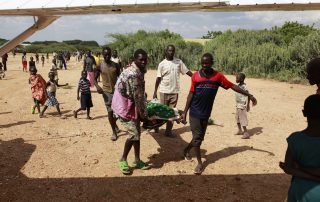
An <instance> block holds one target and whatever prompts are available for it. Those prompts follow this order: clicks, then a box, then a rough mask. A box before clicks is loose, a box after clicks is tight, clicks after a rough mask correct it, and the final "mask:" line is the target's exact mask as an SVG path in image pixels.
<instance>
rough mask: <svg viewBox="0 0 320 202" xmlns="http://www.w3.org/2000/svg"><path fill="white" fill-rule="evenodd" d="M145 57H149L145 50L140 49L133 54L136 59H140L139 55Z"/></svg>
mask: <svg viewBox="0 0 320 202" xmlns="http://www.w3.org/2000/svg"><path fill="white" fill-rule="evenodd" d="M140 54H141V55H144V56H147V52H146V51H144V50H143V49H138V50H136V51H135V52H134V54H133V57H134V58H135V59H138V57H139V55H140Z"/></svg>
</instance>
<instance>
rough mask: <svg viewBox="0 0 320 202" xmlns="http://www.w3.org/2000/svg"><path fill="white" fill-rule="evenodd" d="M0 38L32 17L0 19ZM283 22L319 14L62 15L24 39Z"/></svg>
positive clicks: (99, 37) (191, 34)
mask: <svg viewBox="0 0 320 202" xmlns="http://www.w3.org/2000/svg"><path fill="white" fill-rule="evenodd" d="M0 19H1V29H0V38H5V39H12V38H13V37H15V36H16V35H18V34H19V33H21V32H22V31H24V30H25V29H26V28H28V27H29V26H31V25H32V23H33V18H32V17H3V16H1V17H0ZM285 21H298V22H300V23H303V24H309V25H311V24H313V23H314V24H315V27H317V28H319V27H320V12H319V11H304V12H293V11H292V12H228V13H225V12H223V13H214V12H211V13H203V12H193V13H157V14H121V15H115V14H112V15H80V16H63V17H61V18H60V19H58V20H57V21H55V22H54V23H53V24H51V25H49V26H48V27H47V28H45V29H44V30H41V31H39V32H37V33H36V34H34V35H33V36H32V37H30V38H29V39H28V41H35V40H56V41H62V40H71V39H81V40H95V41H97V42H98V43H99V44H105V43H107V42H108V41H109V40H110V39H108V38H107V37H106V36H107V35H108V34H109V33H129V32H135V31H137V30H139V29H143V30H146V31H158V30H164V29H168V30H170V31H172V32H176V33H179V34H181V35H182V36H183V37H186V38H200V37H201V36H203V35H205V34H206V33H207V32H208V31H225V30H228V29H231V30H237V29H239V28H242V29H264V28H270V27H273V26H275V25H277V26H281V25H282V24H283V23H284V22H285Z"/></svg>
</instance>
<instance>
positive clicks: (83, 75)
mask: <svg viewBox="0 0 320 202" xmlns="http://www.w3.org/2000/svg"><path fill="white" fill-rule="evenodd" d="M81 78H83V79H85V78H87V71H85V70H84V71H81Z"/></svg>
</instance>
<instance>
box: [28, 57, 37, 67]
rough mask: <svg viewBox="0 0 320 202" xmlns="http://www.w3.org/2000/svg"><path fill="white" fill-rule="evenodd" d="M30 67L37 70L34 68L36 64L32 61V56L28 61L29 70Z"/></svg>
mask: <svg viewBox="0 0 320 202" xmlns="http://www.w3.org/2000/svg"><path fill="white" fill-rule="evenodd" d="M31 67H34V68H36V69H37V67H36V63H35V62H34V60H33V57H32V56H31V57H30V61H29V69H30V68H31Z"/></svg>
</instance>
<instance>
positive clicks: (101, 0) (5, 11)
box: [0, 0, 320, 16]
mask: <svg viewBox="0 0 320 202" xmlns="http://www.w3.org/2000/svg"><path fill="white" fill-rule="evenodd" d="M0 2H1V5H0V15H25V16H28V15H31V16H41V15H46V16H47V15H58V16H61V15H79V14H107V13H150V12H151V13H153V12H180V11H181V12H186V11H262V10H318V9H320V1H319V0H309V1H305V0H230V1H221V0H198V1H197V0H182V1H180V0H54V1H52V0H14V1H13V0H0Z"/></svg>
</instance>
